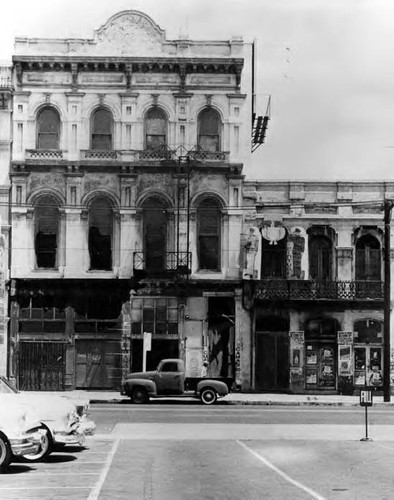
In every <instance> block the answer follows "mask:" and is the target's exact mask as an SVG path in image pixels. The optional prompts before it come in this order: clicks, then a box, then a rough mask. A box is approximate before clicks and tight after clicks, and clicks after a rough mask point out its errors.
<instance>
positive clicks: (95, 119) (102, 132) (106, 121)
mask: <svg viewBox="0 0 394 500" xmlns="http://www.w3.org/2000/svg"><path fill="white" fill-rule="evenodd" d="M112 121H113V120H112V115H111V113H110V112H109V111H108V110H107V109H105V108H99V109H96V111H94V113H93V116H92V149H112V128H113V126H112Z"/></svg>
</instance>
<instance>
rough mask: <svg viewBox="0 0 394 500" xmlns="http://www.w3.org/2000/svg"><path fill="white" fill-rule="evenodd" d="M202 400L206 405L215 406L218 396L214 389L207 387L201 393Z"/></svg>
mask: <svg viewBox="0 0 394 500" xmlns="http://www.w3.org/2000/svg"><path fill="white" fill-rule="evenodd" d="M200 399H201V402H202V403H203V404H204V405H213V404H214V403H216V400H217V399H218V395H217V393H216V391H215V390H214V389H211V388H210V387H207V388H206V389H203V390H202V391H201V392H200Z"/></svg>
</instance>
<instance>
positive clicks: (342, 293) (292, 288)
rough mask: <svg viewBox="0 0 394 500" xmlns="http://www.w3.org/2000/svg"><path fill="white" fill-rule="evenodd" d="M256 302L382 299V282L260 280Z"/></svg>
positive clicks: (255, 288) (256, 285)
mask: <svg viewBox="0 0 394 500" xmlns="http://www.w3.org/2000/svg"><path fill="white" fill-rule="evenodd" d="M253 298H254V299H255V300H331V301H334V300H344V301H347V300H350V301H355V300H367V301H370V300H372V301H381V300H383V282H382V281H314V280H275V279H272V280H268V279H267V280H260V281H255V282H254V297H253Z"/></svg>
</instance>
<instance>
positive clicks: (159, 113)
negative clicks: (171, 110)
mask: <svg viewBox="0 0 394 500" xmlns="http://www.w3.org/2000/svg"><path fill="white" fill-rule="evenodd" d="M166 145H167V116H166V114H165V113H164V111H163V110H162V109H160V108H158V107H157V106H156V107H154V108H151V109H150V110H149V111H148V112H147V114H146V116H145V148H146V149H148V150H155V149H161V148H163V147H165V146H166Z"/></svg>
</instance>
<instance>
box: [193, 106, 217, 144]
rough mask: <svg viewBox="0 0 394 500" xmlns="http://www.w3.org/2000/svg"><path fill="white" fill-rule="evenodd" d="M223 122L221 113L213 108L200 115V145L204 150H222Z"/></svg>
mask: <svg viewBox="0 0 394 500" xmlns="http://www.w3.org/2000/svg"><path fill="white" fill-rule="evenodd" d="M221 128H222V123H221V120H220V116H219V113H218V112H217V111H216V110H215V109H212V108H207V109H204V110H203V111H201V113H200V114H199V115H198V147H199V148H201V149H203V150H204V151H212V152H214V151H220V132H221Z"/></svg>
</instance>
